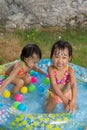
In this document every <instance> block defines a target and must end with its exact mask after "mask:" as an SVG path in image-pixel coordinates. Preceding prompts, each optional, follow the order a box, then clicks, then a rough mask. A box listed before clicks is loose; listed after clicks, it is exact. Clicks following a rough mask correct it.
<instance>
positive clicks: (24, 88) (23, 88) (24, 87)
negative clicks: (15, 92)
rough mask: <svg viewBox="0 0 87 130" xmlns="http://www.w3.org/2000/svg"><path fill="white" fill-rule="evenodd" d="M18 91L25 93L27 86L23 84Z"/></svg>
mask: <svg viewBox="0 0 87 130" xmlns="http://www.w3.org/2000/svg"><path fill="white" fill-rule="evenodd" d="M20 92H21V93H22V94H26V93H27V92H28V88H27V87H26V86H23V87H22V88H21V89H20Z"/></svg>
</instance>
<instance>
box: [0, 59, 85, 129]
mask: <svg viewBox="0 0 87 130" xmlns="http://www.w3.org/2000/svg"><path fill="white" fill-rule="evenodd" d="M51 64H52V62H51V60H50V59H42V60H41V61H40V62H38V66H39V67H40V68H42V69H43V70H44V71H47V68H48V66H50V65H51ZM70 65H71V66H72V67H73V68H74V70H75V75H76V79H77V88H78V93H77V106H78V109H77V110H76V112H75V114H74V115H72V114H71V113H66V112H65V110H64V106H63V104H58V105H57V106H56V108H55V110H54V111H53V113H52V114H47V113H46V112H45V110H44V102H45V100H46V98H47V96H48V89H49V87H50V83H49V80H48V79H47V78H46V75H44V74H43V75H41V74H39V73H37V72H34V71H30V74H31V77H32V76H33V77H36V80H37V81H36V82H34V83H31V84H34V86H35V90H34V91H32V92H27V93H26V94H22V97H23V100H22V102H21V103H20V104H22V107H23V104H24V108H22V107H21V109H18V108H15V107H14V105H13V104H14V102H15V101H14V100H13V99H12V98H11V97H9V98H5V97H4V96H0V130H1V129H7V130H15V129H16V130H17V129H18V130H19V129H23V130H84V129H85V127H86V126H87V101H86V97H87V69H85V68H82V67H80V66H77V65H74V64H70ZM0 68H1V70H2V67H0ZM2 79H3V75H1V76H0V80H1V81H2ZM12 87H13V84H9V85H8V86H7V88H6V90H7V89H8V90H9V91H11V89H12ZM19 93H20V92H19Z"/></svg>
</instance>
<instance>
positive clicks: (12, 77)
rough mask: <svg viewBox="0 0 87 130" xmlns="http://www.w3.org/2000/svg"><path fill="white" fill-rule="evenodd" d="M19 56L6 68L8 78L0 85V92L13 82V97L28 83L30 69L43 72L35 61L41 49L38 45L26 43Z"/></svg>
mask: <svg viewBox="0 0 87 130" xmlns="http://www.w3.org/2000/svg"><path fill="white" fill-rule="evenodd" d="M20 58H21V60H19V61H18V62H16V63H14V64H13V65H12V66H10V67H9V68H8V69H7V70H6V74H7V75H8V78H7V79H6V80H4V82H3V84H2V86H0V92H2V91H3V90H4V88H5V87H6V86H7V85H8V84H10V83H13V84H14V86H13V88H12V97H13V98H14V96H15V94H16V93H17V92H18V91H19V90H20V88H21V87H22V86H24V85H28V84H30V82H31V78H30V76H29V74H28V72H29V71H30V70H31V69H34V70H35V71H38V72H40V73H44V71H43V70H41V69H40V68H38V67H37V66H36V63H37V62H38V61H39V60H40V59H41V50H40V48H39V47H38V45H36V44H27V45H26V46H25V47H24V48H23V49H22V52H21V55H20Z"/></svg>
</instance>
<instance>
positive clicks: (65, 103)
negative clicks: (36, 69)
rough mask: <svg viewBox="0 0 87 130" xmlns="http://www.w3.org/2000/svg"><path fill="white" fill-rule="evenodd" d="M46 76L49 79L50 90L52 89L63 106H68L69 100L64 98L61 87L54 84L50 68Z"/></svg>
mask: <svg viewBox="0 0 87 130" xmlns="http://www.w3.org/2000/svg"><path fill="white" fill-rule="evenodd" d="M48 74H49V77H50V83H51V86H52V88H53V89H54V91H55V93H56V94H57V95H58V96H59V97H60V98H61V100H62V101H63V103H64V105H65V106H66V105H67V104H68V102H69V100H68V99H67V98H66V97H65V96H64V94H63V92H62V91H61V90H60V87H61V85H58V84H56V80H55V77H54V72H53V70H52V67H49V68H48Z"/></svg>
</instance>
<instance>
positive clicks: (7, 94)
mask: <svg viewBox="0 0 87 130" xmlns="http://www.w3.org/2000/svg"><path fill="white" fill-rule="evenodd" d="M10 95H11V93H10V91H9V90H5V91H4V93H3V96H4V98H9V97H10Z"/></svg>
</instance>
